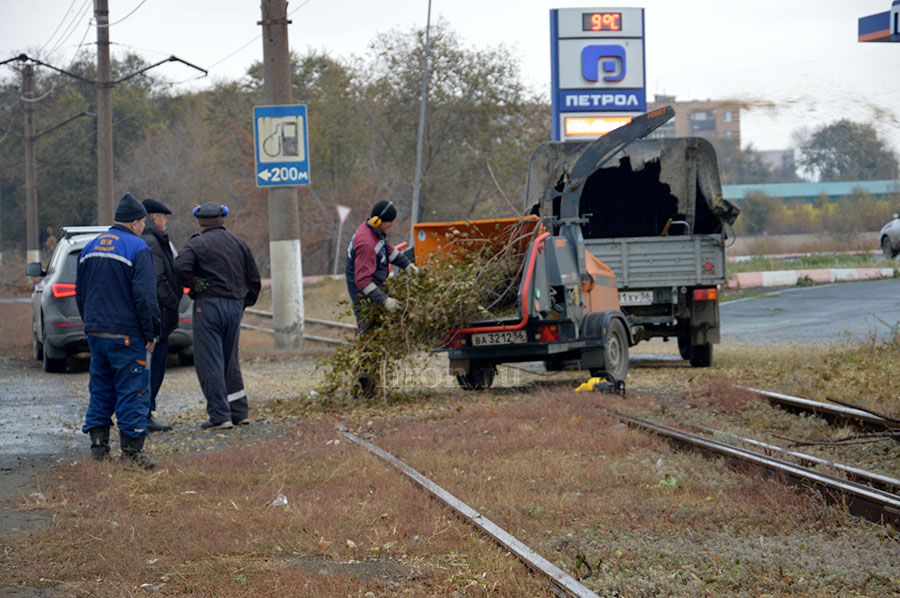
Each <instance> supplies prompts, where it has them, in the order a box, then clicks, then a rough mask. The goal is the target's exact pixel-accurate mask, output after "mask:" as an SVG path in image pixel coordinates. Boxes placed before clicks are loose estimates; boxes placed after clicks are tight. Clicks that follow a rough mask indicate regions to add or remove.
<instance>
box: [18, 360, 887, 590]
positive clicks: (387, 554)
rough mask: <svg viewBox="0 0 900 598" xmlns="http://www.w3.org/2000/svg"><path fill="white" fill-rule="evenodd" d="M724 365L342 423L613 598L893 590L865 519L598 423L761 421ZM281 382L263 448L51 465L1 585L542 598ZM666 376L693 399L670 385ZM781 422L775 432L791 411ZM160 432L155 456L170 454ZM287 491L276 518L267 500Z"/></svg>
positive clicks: (386, 409)
mask: <svg viewBox="0 0 900 598" xmlns="http://www.w3.org/2000/svg"><path fill="white" fill-rule="evenodd" d="M720 357H721V356H720ZM721 362H722V364H723V366H722V368H723V369H722V371H713V372H707V373H704V374H703V375H702V376H698V375H697V370H691V369H689V368H679V367H676V368H668V369H655V370H642V369H636V370H633V371H632V376H631V378H632V381H631V382H630V384H631V389H632V392H631V393H630V396H629V398H628V399H627V400H624V401H623V400H621V399H617V398H614V397H611V396H608V395H596V394H591V395H587V396H585V395H583V394H580V395H575V394H574V393H573V392H571V388H572V387H573V386H574V384H572V383H571V382H574V381H576V380H577V379H578V377H577V375H575V374H569V376H570V377H571V380H570V382H567V383H566V384H565V385H564V386H558V385H557V386H554V385H552V384H551V385H548V384H546V383H538V384H537V385H536V386H535V387H534V388H533V389H532V390H531V391H530V392H528V393H527V394H523V393H522V392H521V389H520V390H515V389H507V390H499V391H494V392H490V393H486V394H480V395H479V394H476V393H462V392H459V391H445V392H443V393H440V394H439V395H438V396H437V397H435V398H433V399H431V398H428V397H426V396H422V395H415V396H410V397H407V398H404V399H403V400H399V401H397V402H395V403H393V404H390V405H386V404H383V403H378V404H370V405H366V406H362V407H357V408H355V409H352V410H350V411H347V412H346V413H344V416H345V419H346V420H348V421H350V422H353V421H355V422H358V423H357V424H352V423H351V424H350V425H351V426H354V425H355V427H356V432H357V433H358V434H362V435H364V436H366V437H368V438H370V439H371V440H373V441H375V442H377V443H379V444H381V445H382V446H383V447H385V448H386V449H388V450H390V451H391V452H393V453H395V454H397V455H398V456H399V457H400V458H401V459H404V460H405V461H406V462H407V463H409V464H410V465H411V466H413V467H415V468H416V469H418V470H419V471H421V472H422V473H423V474H425V475H427V476H429V477H431V478H432V479H434V480H435V481H436V482H437V483H439V484H441V485H443V486H444V487H445V488H447V489H448V490H449V491H451V492H453V493H454V494H456V495H457V496H458V497H460V498H461V499H462V500H464V501H465V502H467V503H468V504H469V505H471V506H472V507H474V508H476V509H479V510H481V511H482V512H483V513H484V514H485V515H486V516H487V517H489V518H491V519H492V520H493V521H495V522H496V523H498V524H499V525H501V526H502V527H504V528H505V529H506V530H507V531H509V532H510V533H512V534H513V535H515V536H517V537H518V538H519V539H520V540H522V541H523V542H525V543H526V544H528V545H529V546H531V547H532V548H533V549H534V550H536V551H537V552H538V553H540V554H542V555H543V556H545V557H546V558H548V559H549V560H551V561H553V562H555V563H556V564H557V565H558V566H560V567H562V568H563V569H564V570H568V571H570V572H572V573H573V574H576V575H587V574H588V569H589V568H590V570H591V571H592V574H591V575H590V577H587V578H586V579H585V580H584V583H585V584H586V585H588V586H589V587H591V588H592V589H594V590H595V591H597V592H598V593H599V594H601V595H607V596H610V595H622V596H658V595H666V596H697V595H705V594H708V595H725V594H727V595H735V596H758V595H760V594H765V593H769V594H773V595H775V594H782V595H792V596H818V595H822V594H828V595H846V594H853V593H861V594H866V595H872V596H875V595H888V594H890V593H892V592H898V591H900V585H898V581H897V576H896V564H897V561H896V554H897V553H896V544H895V543H894V542H893V541H890V540H888V539H887V538H886V537H884V536H883V534H881V533H879V532H878V531H877V530H876V529H875V528H872V527H871V526H868V525H867V524H862V523H859V522H856V521H854V520H852V519H851V518H849V517H847V516H846V515H845V514H844V513H843V512H842V511H841V510H840V509H837V508H833V507H829V506H827V505H825V504H824V503H823V502H822V501H821V498H820V497H819V496H818V495H817V494H815V493H807V492H805V491H803V490H798V489H797V488H795V487H793V486H789V485H786V484H782V483H781V481H779V480H778V479H773V478H770V477H766V476H760V475H759V474H758V472H755V471H750V472H742V471H735V470H733V469H732V468H731V467H729V466H728V465H727V464H726V463H724V462H723V461H720V460H714V461H708V460H706V459H704V458H703V457H701V456H700V455H697V454H694V453H684V452H677V451H674V450H673V449H672V448H671V447H670V446H669V445H668V444H666V443H664V442H663V441H660V440H658V439H656V438H654V437H651V436H648V435H646V434H642V433H640V432H636V431H634V430H631V429H628V428H625V427H623V426H621V425H618V424H616V423H615V422H614V421H613V420H612V419H610V418H609V417H607V416H605V415H603V414H602V413H601V411H600V407H602V406H609V407H612V408H616V409H623V410H628V411H631V412H636V413H638V414H651V415H654V416H657V417H659V416H665V415H666V414H668V415H673V414H676V413H677V414H679V416H680V415H683V414H685V413H695V414H697V415H696V416H695V417H696V421H701V420H702V421H703V422H704V423H707V424H709V425H713V422H717V423H718V424H719V425H721V424H722V423H723V422H739V421H740V420H741V419H742V418H745V419H748V421H750V420H752V419H753V417H755V414H757V413H762V411H760V410H761V409H770V410H771V408H769V407H767V406H766V405H765V404H764V403H761V402H759V401H756V400H754V399H752V398H750V397H747V396H745V395H743V394H741V393H738V392H735V391H733V390H731V389H730V387H728V386H727V385H726V384H724V383H723V382H722V380H723V379H724V378H722V377H721V375H720V374H721V373H722V372H726V373H727V372H731V371H732V369H733V368H734V367H735V366H733V365H730V364H731V361H730V359H729V358H727V356H726V358H725V359H722V360H721ZM266 367H267V368H271V367H274V364H272V365H266ZM651 374H652V376H651ZM273 378H274V376H272V375H271V374H270V375H268V376H264V377H262V378H260V379H259V380H258V382H257V383H256V385H255V386H256V387H257V393H258V396H259V395H264V394H267V393H268V392H269V390H271V391H272V394H273V395H277V396H283V397H284V398H279V399H277V400H273V401H269V402H265V401H262V402H261V404H259V403H258V404H257V405H258V408H259V409H261V410H262V412H263V413H266V416H265V417H266V418H267V419H269V420H270V421H271V422H274V421H278V420H282V421H283V420H284V419H286V418H287V417H289V418H290V419H292V420H293V421H294V423H293V424H288V425H286V427H282V428H279V429H275V428H271V430H272V433H271V436H272V437H271V438H269V439H265V438H261V439H260V440H258V441H257V442H252V443H248V442H244V443H243V445H242V446H237V447H235V448H230V449H229V448H224V449H223V448H222V447H221V446H219V447H218V448H219V450H216V451H208V450H206V449H207V448H210V447H206V446H194V447H193V448H190V447H187V446H183V447H182V448H181V450H179V453H180V454H181V456H179V457H175V458H171V457H170V458H167V459H166V461H165V464H164V468H163V469H162V470H161V471H159V472H157V473H152V474H144V473H140V472H136V471H129V470H123V469H120V468H119V467H117V466H116V465H114V464H95V463H92V462H91V463H85V464H78V465H74V466H67V467H64V468H62V469H60V470H58V474H59V475H60V476H62V481H61V483H60V484H59V486H58V488H55V489H53V488H45V489H43V492H44V493H45V494H46V495H47V496H48V501H49V504H48V505H45V506H44V507H42V508H49V509H51V510H52V512H53V513H54V520H53V523H52V525H51V526H50V527H49V528H47V529H45V530H43V531H40V532H38V533H36V534H34V535H32V536H30V537H28V538H22V539H19V540H12V541H8V542H6V545H7V546H9V551H8V553H7V554H6V556H5V557H3V558H0V579H2V580H4V581H2V582H0V587H3V586H4V584H5V585H6V587H12V586H13V585H16V584H24V585H26V586H28V587H32V588H37V587H48V586H49V587H52V588H54V591H60V592H63V593H65V594H66V595H85V594H90V595H97V596H113V595H115V596H119V595H122V594H130V593H131V592H132V591H134V589H135V588H137V587H139V586H141V585H142V584H150V586H159V585H160V584H165V585H163V586H161V587H160V588H159V592H160V593H161V594H162V595H166V594H169V595H181V594H195V595H213V594H215V595H219V596H242V595H254V596H257V595H262V596H269V595H271V596H275V595H285V594H290V595H301V596H339V597H341V598H343V597H344V596H365V595H374V596H394V595H404V593H405V594H406V595H414V596H470V595H472V596H474V595H483V594H485V593H489V594H490V595H496V596H526V595H527V596H540V595H549V593H548V592H547V591H546V589H545V587H544V586H543V584H542V582H541V581H540V580H539V579H536V578H534V577H531V576H529V575H528V574H527V573H526V570H525V569H524V567H523V566H522V565H520V564H518V563H517V562H515V561H514V559H513V558H512V557H511V556H510V555H508V554H506V553H505V552H504V551H503V550H501V549H499V548H497V547H496V546H495V545H494V544H493V543H492V542H491V541H489V540H487V539H486V538H484V537H483V536H481V535H480V534H479V533H477V532H476V531H474V530H473V529H471V528H469V527H468V526H467V525H466V524H463V523H462V522H460V521H459V520H457V519H456V518H455V517H454V516H453V515H452V514H451V513H450V512H449V511H448V510H447V509H445V508H443V507H441V506H440V505H438V504H437V503H436V502H434V501H432V500H430V499H428V498H427V496H426V495H425V494H424V493H423V492H422V491H421V490H419V489H418V488H416V487H414V486H413V485H412V484H411V483H410V482H408V481H407V480H406V479H405V478H403V477H402V476H401V475H400V474H399V473H398V472H396V471H395V470H393V469H392V468H390V467H389V466H388V465H386V464H384V463H383V462H381V461H379V460H378V459H376V458H375V457H373V456H371V455H369V454H368V453H366V452H365V451H363V450H362V449H360V448H358V447H356V446H353V445H350V444H348V443H347V442H344V441H340V442H337V440H339V437H338V436H337V435H336V434H335V432H334V431H333V429H332V426H331V424H330V423H329V420H330V418H328V417H327V416H326V417H324V418H321V419H320V421H319V422H318V423H316V422H315V421H313V419H311V418H309V415H310V412H308V411H304V410H303V409H301V410H299V412H298V411H297V410H296V405H297V403H298V401H297V400H296V399H294V400H291V399H289V398H288V396H289V395H288V394H280V393H281V391H279V390H278V389H277V388H275V387H272V388H271V389H270V388H269V386H267V384H268V385H271V384H272V383H273V382H272V379H273ZM267 380H268V381H269V382H267ZM670 381H675V382H676V383H677V384H676V386H677V387H683V389H684V390H685V391H686V392H684V394H679V393H673V392H660V391H659V389H660V388H663V387H664V386H663V384H664V383H665V385H666V386H665V388H666V389H671V388H672V387H671V386H670V385H668V383H669V382H670ZM654 383H658V384H659V386H658V387H657V386H654ZM279 384H282V383H281V382H279ZM638 387H641V388H643V390H641V391H637V388H638ZM278 388H281V386H279V387H278ZM263 389H266V390H263ZM284 392H287V389H286V387H285V391H284ZM742 406H743V408H742ZM771 411H772V413H770V414H768V415H767V417H768V418H769V421H770V422H771V421H775V422H777V421H781V420H779V419H778V417H783V418H785V419H784V420H783V422H782V423H786V422H788V421H789V419H788V418H794V419H799V418H796V417H795V416H788V415H787V414H783V412H781V413H782V415H781V416H776V415H773V414H775V413H776V412H777V410H771ZM279 412H281V415H282V416H284V417H281V416H279ZM289 413H290V414H292V415H290V416H288V414H289ZM313 413H314V412H313ZM304 414H305V415H304ZM735 425H737V424H735ZM797 425H800V424H797ZM251 428H253V429H266V428H265V427H264V426H262V425H260V426H259V428H254V427H253V426H251ZM278 430H281V432H280V433H279V432H278ZM217 436H221V438H222V439H227V438H229V436H228V434H220V435H217ZM166 438H167V436H163V437H161V438H160V439H157V438H156V437H154V445H153V446H154V447H159V448H160V449H163V448H164V447H165V443H166V442H167V440H166ZM207 438H208V437H207ZM231 438H234V436H232V437H231ZM222 442H223V443H225V444H226V445H227V444H228V442H229V441H228V440H222ZM157 443H159V444H157ZM162 452H165V451H162ZM156 454H157V455H158V454H160V453H159V452H157V453H156ZM49 485H51V486H52V484H49ZM279 494H283V495H284V496H285V497H286V498H287V501H288V505H287V506H286V507H284V506H281V507H276V506H272V501H273V499H275V498H276V497H277V496H278V495H279ZM22 500H23V502H24V503H32V501H31V499H28V498H27V497H23V499H22ZM42 579H43V580H44V581H41V580H42ZM369 592H371V593H372V594H368V593H369Z"/></svg>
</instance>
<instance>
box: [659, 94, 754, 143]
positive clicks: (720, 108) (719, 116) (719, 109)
mask: <svg viewBox="0 0 900 598" xmlns="http://www.w3.org/2000/svg"><path fill="white" fill-rule="evenodd" d="M663 106H672V108H674V109H675V118H673V119H672V120H670V121H669V122H667V123H666V124H665V125H663V126H661V127H659V128H658V129H656V130H655V131H654V132H653V133H651V134H650V135H649V137H651V138H654V137H691V136H696V137H707V138H725V139H734V140H735V141H736V142H737V145H738V147H740V146H741V108H740V104H739V103H738V102H734V101H716V100H691V101H689V102H678V101H676V100H675V96H667V95H656V96H654V101H652V102H649V103H648V105H647V110H648V111H650V110H655V109H656V108H662V107H663Z"/></svg>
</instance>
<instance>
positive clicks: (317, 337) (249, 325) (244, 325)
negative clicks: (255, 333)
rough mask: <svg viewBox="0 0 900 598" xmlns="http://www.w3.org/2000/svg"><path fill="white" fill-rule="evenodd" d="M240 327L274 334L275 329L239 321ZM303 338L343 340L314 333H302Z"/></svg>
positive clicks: (339, 341) (331, 341)
mask: <svg viewBox="0 0 900 598" xmlns="http://www.w3.org/2000/svg"><path fill="white" fill-rule="evenodd" d="M241 328H246V329H248V330H259V331H260V332H268V333H269V334H275V331H274V330H273V329H271V328H263V327H262V326H254V325H253V324H245V323H244V322H241ZM303 338H304V340H308V341H317V342H320V343H328V344H330V345H343V344H344V343H345V342H347V341H344V340H341V339H338V338H329V337H327V336H316V335H315V334H304V335H303Z"/></svg>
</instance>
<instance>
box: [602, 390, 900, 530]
mask: <svg viewBox="0 0 900 598" xmlns="http://www.w3.org/2000/svg"><path fill="white" fill-rule="evenodd" d="M603 411H605V412H607V413H609V414H610V415H612V416H613V417H615V418H617V419H619V420H620V421H623V422H625V423H627V424H629V425H631V426H634V427H636V428H640V429H643V430H646V431H649V432H653V433H654V434H658V435H660V436H664V437H666V438H670V439H672V440H676V441H678V442H681V443H682V444H686V445H689V446H692V447H697V448H700V449H702V450H705V451H709V452H713V453H717V454H720V455H725V456H727V457H730V458H734V459H739V460H741V461H744V462H749V463H754V464H756V465H759V466H762V467H765V468H767V469H771V470H773V471H777V472H779V473H783V474H785V475H787V476H789V477H790V478H792V479H794V480H798V481H801V482H809V483H811V484H813V485H814V486H815V487H816V488H818V489H819V490H820V491H824V494H825V496H826V498H833V494H834V493H836V494H838V495H839V496H842V497H844V499H845V503H846V505H847V508H848V509H849V511H850V513H852V514H854V515H858V516H860V517H864V518H866V519H868V520H869V521H872V522H874V523H877V524H879V525H887V524H890V525H893V526H894V527H895V528H896V527H898V526H900V496H897V495H895V494H891V493H890V492H884V491H882V490H878V489H876V488H872V487H871V486H866V485H864V484H859V483H857V482H851V481H848V480H845V479H843V478H839V477H837V476H832V475H828V474H825V473H821V472H819V471H816V470H814V469H809V468H807V467H803V466H801V465H796V464H794V463H789V462H787V461H782V460H781V459H776V458H774V457H769V456H767V455H763V454H761V453H755V452H753V451H748V450H746V449H742V448H740V447H736V446H732V445H729V444H725V443H723V442H717V441H715V440H710V439H708V438H703V437H701V436H696V435H694V434H689V433H687V432H683V431H681V430H677V429H675V428H669V427H667V426H663V425H661V424H656V423H653V422H649V421H646V420H642V419H638V418H636V417H632V416H630V415H625V414H622V413H618V412H616V411H613V410H611V409H605V408H604V409H603Z"/></svg>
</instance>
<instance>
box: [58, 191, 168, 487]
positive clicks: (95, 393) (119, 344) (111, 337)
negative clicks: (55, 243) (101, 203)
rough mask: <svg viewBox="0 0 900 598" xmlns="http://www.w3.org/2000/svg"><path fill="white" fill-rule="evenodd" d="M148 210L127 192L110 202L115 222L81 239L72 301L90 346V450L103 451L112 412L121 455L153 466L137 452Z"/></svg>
mask: <svg viewBox="0 0 900 598" xmlns="http://www.w3.org/2000/svg"><path fill="white" fill-rule="evenodd" d="M146 216H147V210H146V209H144V206H143V205H142V204H141V202H139V201H138V200H137V199H136V198H135V197H134V196H133V195H132V194H131V193H126V194H125V195H124V197H122V199H121V200H120V201H119V204H118V205H117V206H116V212H115V223H114V224H113V226H112V227H110V229H109V230H107V231H106V232H105V233H103V234H101V235H100V236H98V237H96V238H95V239H93V240H92V241H91V242H90V243H88V244H87V245H85V247H84V249H83V250H82V251H81V255H80V256H79V258H78V271H77V276H76V290H75V301H76V304H77V305H78V311H79V313H80V314H81V319H82V320H83V321H84V331H85V333H87V339H88V346H89V347H90V350H91V370H90V371H91V381H90V393H91V398H90V403H89V405H88V410H87V414H86V415H85V421H84V427H83V428H82V432H85V433H89V434H90V435H91V455H92V456H93V458H94V459H97V460H103V459H105V458H107V457H108V456H109V428H110V426H111V425H112V414H113V413H115V414H116V420H117V422H118V425H119V436H120V439H121V446H122V457H121V460H122V461H128V462H133V463H136V464H137V465H139V466H141V467H143V468H144V469H152V468H153V467H155V466H156V464H157V463H156V461H154V460H152V459H150V458H148V457H147V456H146V455H145V454H144V437H145V436H146V434H147V417H148V415H149V413H150V369H149V367H148V366H149V365H150V364H149V362H148V361H149V360H148V357H149V354H150V353H151V352H152V351H153V347H154V345H155V344H156V339H157V338H158V337H159V329H160V316H159V305H158V304H157V301H156V274H155V273H154V270H153V257H152V256H151V255H150V248H149V247H148V246H147V243H145V242H144V240H143V239H141V233H142V232H143V231H144V224H145V222H144V220H145V218H146Z"/></svg>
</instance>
